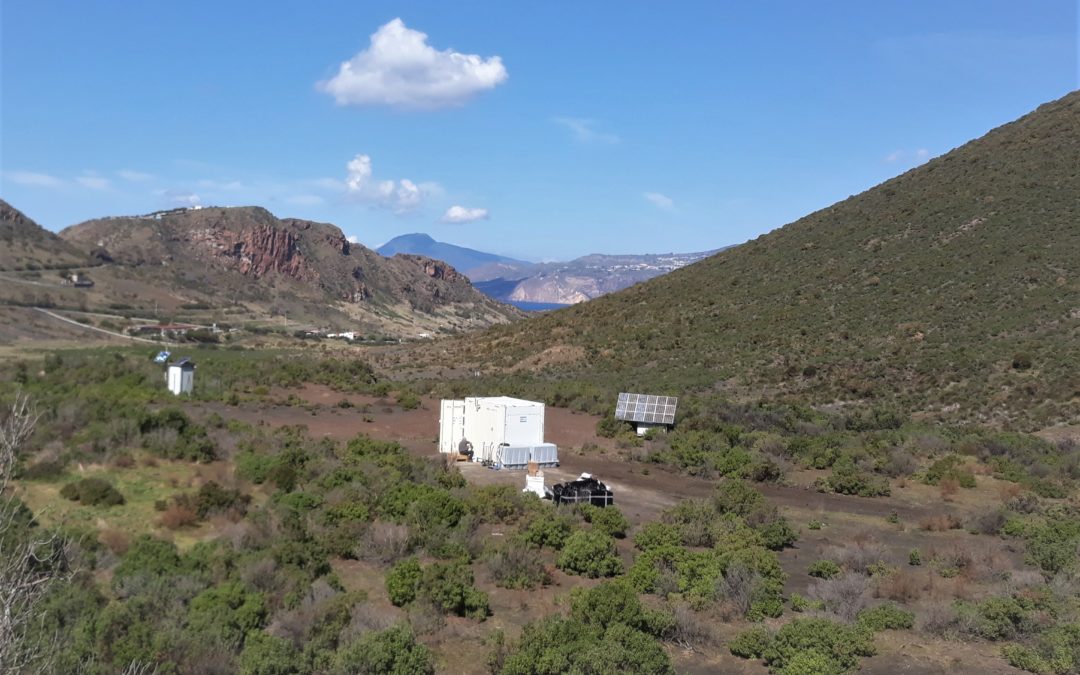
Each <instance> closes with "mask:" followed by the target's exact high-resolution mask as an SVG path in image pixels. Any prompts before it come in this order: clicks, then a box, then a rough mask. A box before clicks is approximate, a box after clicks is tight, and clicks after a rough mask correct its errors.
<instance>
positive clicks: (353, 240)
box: [346, 234, 360, 244]
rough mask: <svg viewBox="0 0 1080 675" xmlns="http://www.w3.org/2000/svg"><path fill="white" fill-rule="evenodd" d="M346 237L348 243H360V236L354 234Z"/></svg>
mask: <svg viewBox="0 0 1080 675" xmlns="http://www.w3.org/2000/svg"><path fill="white" fill-rule="evenodd" d="M346 239H348V241H349V243H350V244H359V243H360V237H358V236H356V235H355V234H353V235H350V236H348V237H346Z"/></svg>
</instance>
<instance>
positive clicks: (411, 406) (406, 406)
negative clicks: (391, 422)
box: [397, 391, 420, 410]
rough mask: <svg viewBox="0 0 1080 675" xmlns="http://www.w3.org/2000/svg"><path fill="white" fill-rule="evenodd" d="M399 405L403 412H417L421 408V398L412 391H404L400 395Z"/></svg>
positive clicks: (398, 398) (398, 397)
mask: <svg viewBox="0 0 1080 675" xmlns="http://www.w3.org/2000/svg"><path fill="white" fill-rule="evenodd" d="M397 404H398V405H399V406H401V409H402V410H416V409H417V408H419V407H420V397H419V396H417V395H416V394H414V393H412V392H411V391H402V392H399V393H398V396H397Z"/></svg>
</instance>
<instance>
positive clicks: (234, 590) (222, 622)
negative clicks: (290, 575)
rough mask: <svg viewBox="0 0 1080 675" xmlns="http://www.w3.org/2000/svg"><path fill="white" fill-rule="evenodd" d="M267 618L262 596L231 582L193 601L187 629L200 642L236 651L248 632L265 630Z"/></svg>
mask: <svg viewBox="0 0 1080 675" xmlns="http://www.w3.org/2000/svg"><path fill="white" fill-rule="evenodd" d="M266 616H267V609H266V603H265V601H264V599H263V596H262V594H261V593H250V592H248V591H247V590H245V589H244V587H243V586H242V585H241V584H240V583H239V582H237V581H230V582H226V583H224V584H221V585H220V586H215V587H213V588H209V589H207V590H205V591H203V592H202V593H200V594H199V595H197V596H195V597H194V598H193V599H192V601H191V604H190V605H189V607H188V613H187V629H188V630H189V631H190V632H192V633H194V634H195V635H196V636H198V638H199V639H202V640H214V641H219V642H221V643H223V644H224V645H226V646H227V647H229V648H230V649H237V648H239V647H240V645H242V644H243V642H244V636H245V635H246V634H247V633H248V632H250V631H254V630H256V629H259V628H262V626H263V622H264V621H265V620H266Z"/></svg>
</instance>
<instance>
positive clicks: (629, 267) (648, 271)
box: [473, 251, 716, 305]
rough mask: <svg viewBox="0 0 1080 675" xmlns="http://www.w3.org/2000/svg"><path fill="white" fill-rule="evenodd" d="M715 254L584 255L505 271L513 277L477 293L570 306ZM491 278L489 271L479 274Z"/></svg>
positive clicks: (495, 280) (489, 282) (501, 278)
mask: <svg viewBox="0 0 1080 675" xmlns="http://www.w3.org/2000/svg"><path fill="white" fill-rule="evenodd" d="M713 253H716V251H705V252H701V253H659V254H645V255H601V254H592V255H587V256H584V257H581V258H577V259H575V260H571V261H570V262H566V263H543V264H537V265H532V266H531V267H527V268H525V267H523V268H517V269H510V270H507V272H509V273H510V274H511V275H514V276H512V277H509V278H508V277H504V276H499V277H496V278H489V279H488V280H485V281H480V280H478V279H477V278H476V277H473V283H474V284H475V285H476V287H477V288H478V289H480V290H481V291H483V292H484V293H487V294H488V295H490V296H491V297H493V298H497V299H499V300H503V301H504V302H512V303H515V304H517V303H541V304H560V305H573V304H576V303H579V302H584V301H586V300H592V299H593V298H598V297H600V296H601V295H605V294H607V293H613V292H615V291H620V290H622V289H624V288H626V287H628V286H632V285H634V284H636V283H640V282H642V281H646V280H648V279H652V278H653V277H657V276H660V275H661V274H667V273H668V272H671V271H673V270H677V269H679V268H680V267H685V266H686V265H689V264H691V263H694V262H697V261H698V260H701V259H702V258H706V257H708V256H710V255H712V254H713ZM479 272H480V274H481V275H485V274H486V275H490V274H491V270H490V268H482V269H481V270H479Z"/></svg>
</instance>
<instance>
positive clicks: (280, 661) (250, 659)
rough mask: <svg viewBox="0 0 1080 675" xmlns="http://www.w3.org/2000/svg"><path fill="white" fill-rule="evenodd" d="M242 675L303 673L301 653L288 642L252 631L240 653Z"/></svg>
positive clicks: (290, 674)
mask: <svg viewBox="0 0 1080 675" xmlns="http://www.w3.org/2000/svg"><path fill="white" fill-rule="evenodd" d="M238 666H239V671H238V672H239V674H240V675H293V673H300V672H303V668H302V660H301V658H300V653H299V652H298V651H297V650H296V647H294V646H293V644H292V643H291V642H289V641H288V640H283V639H282V638H279V637H276V636H274V635H270V634H269V633H266V632H264V631H261V630H259V631H252V632H251V633H249V634H248V636H247V638H246V639H245V640H244V651H242V652H240V661H239V664H238Z"/></svg>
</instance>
